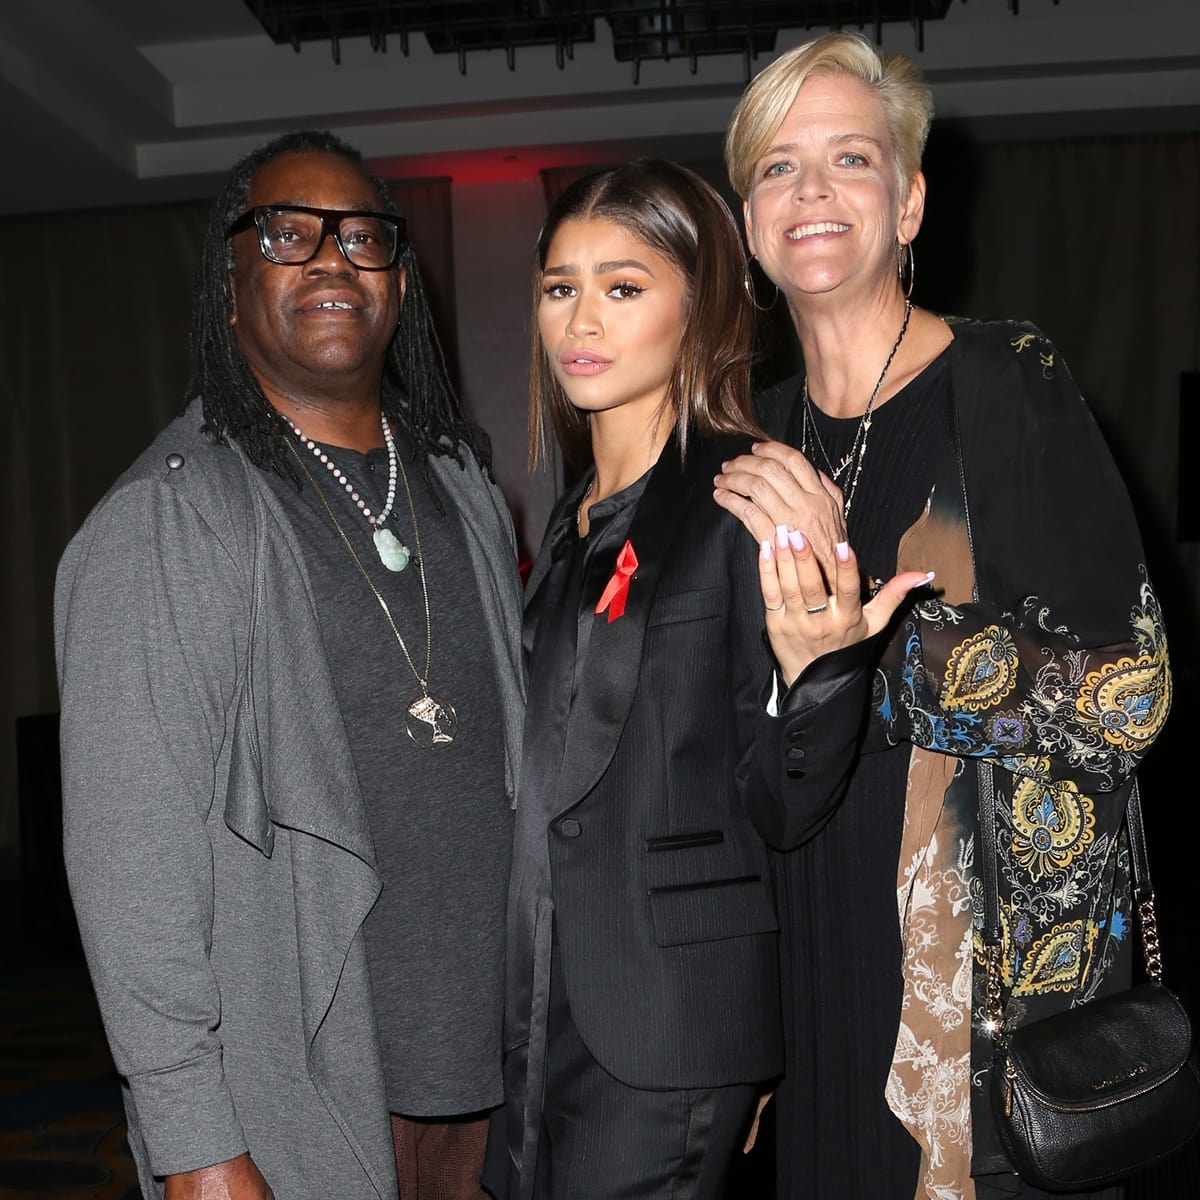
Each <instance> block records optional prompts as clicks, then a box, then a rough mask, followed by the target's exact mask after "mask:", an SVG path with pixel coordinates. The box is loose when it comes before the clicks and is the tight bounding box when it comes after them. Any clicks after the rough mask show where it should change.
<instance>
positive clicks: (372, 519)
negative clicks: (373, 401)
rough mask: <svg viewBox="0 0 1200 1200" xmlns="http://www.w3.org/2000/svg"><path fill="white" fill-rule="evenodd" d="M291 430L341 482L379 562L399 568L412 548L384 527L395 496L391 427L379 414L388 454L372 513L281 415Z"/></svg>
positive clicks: (329, 461) (326, 457)
mask: <svg viewBox="0 0 1200 1200" xmlns="http://www.w3.org/2000/svg"><path fill="white" fill-rule="evenodd" d="M283 419H284V420H285V421H286V422H287V423H288V426H289V427H290V428H291V431H292V432H293V433H294V434H295V435H296V437H297V438H299V439H300V442H301V444H302V445H304V446H307V447H308V449H309V450H311V451H312V455H313V457H314V458H315V459H316V460H317V461H318V462H319V463H321V465H322V466H324V467H325V469H326V470H327V471H328V472H329V473H330V474H331V475H332V476H333V477H334V479H336V480H337V481H338V483H339V484H341V486H342V488H343V489H344V490H345V491H346V492H347V493H348V495H349V496H350V499H351V500H353V501H354V503H355V504H356V505H357V506H358V511H359V512H360V513H362V515H363V516H364V517H366V518H367V521H368V522H369V523H370V525H371V528H372V529H373V530H374V531H375V533H374V535H373V538H372V540H373V541H374V542H375V551H376V553H377V554H378V555H379V561H380V562H381V563H383V565H384V566H385V567H387V569H388V570H389V571H403V570H404V568H405V567H407V566H408V562H409V559H411V558H412V551H411V550H409V548H408V547H407V546H406V545H405V544H404V543H403V542H402V541H401V540H400V539H399V538H398V537H397V536H396V535H395V534H394V533H393V532H392V531H391V530H390V529H388V528H386V526H385V522H386V521H387V519H388V517H390V516H391V515H392V504H393V503H394V502H395V499H396V475H397V459H396V440H395V438H393V437H392V427H391V426H390V425H389V424H388V419H387V417H385V416H384V415H383V413H380V414H379V420H380V423H381V424H382V425H383V443H384V445H385V446H386V447H387V457H388V488H387V501H386V502H385V503H384V506H383V511H382V512H380V513H378V514H376V513H373V512H372V511H371V510H370V509H369V508H368V507H367V502H366V501H365V500H364V499H363V498H362V496H360V495H359V493H358V489H357V488H356V487H355V486H354V484H352V483H351V482H350V480H349V479H347V478H346V474H345V472H344V471H342V470H341V469H340V468H339V467H338V466H337V464H336V463H335V462H334V461H333V459H331V458H330V457H329V455H328V454H326V453H325V451H324V450H322V449H321V447H320V446H318V445H317V443H316V442H314V441H313V440H312V438H310V437H305V435H304V434H303V433H301V432H300V427H299V426H298V425H297V424H296V422H295V421H293V420H292V419H291V417H284V418H283Z"/></svg>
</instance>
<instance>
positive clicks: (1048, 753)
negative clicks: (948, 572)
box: [872, 325, 1171, 792]
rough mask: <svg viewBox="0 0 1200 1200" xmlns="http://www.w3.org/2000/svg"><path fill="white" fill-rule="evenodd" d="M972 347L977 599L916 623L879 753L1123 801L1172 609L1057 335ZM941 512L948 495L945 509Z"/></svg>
mask: <svg viewBox="0 0 1200 1200" xmlns="http://www.w3.org/2000/svg"><path fill="white" fill-rule="evenodd" d="M960 349H961V353H960V354H959V367H958V369H957V371H956V373H955V376H954V387H955V397H956V399H955V402H956V411H957V412H958V414H959V420H960V426H959V427H960V431H961V445H962V451H963V454H962V479H963V484H964V489H965V493H966V497H967V503H966V512H967V514H968V517H967V530H968V538H969V544H970V547H971V552H972V558H973V567H974V579H975V591H976V598H975V599H974V600H973V601H972V602H970V603H965V604H959V605H955V604H951V603H947V602H945V601H944V600H940V599H933V600H929V601H927V602H925V603H922V604H920V605H919V606H917V607H916V608H915V609H913V610H912V611H911V612H910V613H909V614H908V615H907V617H906V618H905V619H904V620H903V621H902V623H901V625H900V627H899V629H898V631H897V633H896V635H895V637H894V638H893V639H892V640H891V642H890V643H889V645H888V647H887V649H886V651H885V653H884V656H883V659H882V661H881V663H880V666H879V668H878V670H877V672H876V677H875V687H874V697H873V705H872V713H873V718H874V720H873V722H872V726H873V733H872V741H875V740H877V739H878V738H879V737H880V736H882V737H883V738H886V740H887V741H888V742H898V741H909V742H912V743H914V744H916V745H919V746H923V747H926V748H928V749H932V750H938V751H942V752H944V753H947V754H953V755H956V756H960V757H978V758H985V759H989V760H992V761H993V762H995V763H996V764H997V765H998V766H1000V767H1002V768H1003V769H1005V770H1008V771H1010V772H1013V773H1014V774H1017V775H1023V776H1027V777H1030V778H1033V779H1036V780H1038V781H1039V782H1042V783H1049V782H1052V781H1071V782H1072V785H1073V786H1078V787H1079V789H1080V790H1082V791H1086V792H1111V791H1115V790H1117V789H1118V788H1120V786H1121V785H1122V783H1123V782H1124V781H1125V780H1126V779H1128V777H1129V776H1130V775H1131V774H1132V772H1133V770H1134V769H1135V767H1136V765H1137V763H1138V762H1139V761H1140V760H1141V758H1142V756H1143V755H1144V754H1145V752H1146V750H1147V749H1148V748H1149V746H1150V744H1151V743H1152V742H1153V740H1154V738H1155V737H1156V736H1157V734H1158V732H1159V730H1160V729H1161V728H1162V725H1163V723H1164V721H1165V719H1166V716H1167V712H1168V709H1169V707H1170V699H1171V679H1170V672H1169V667H1168V659H1167V645H1166V635H1165V631H1164V627H1163V620H1162V614H1161V611H1160V608H1159V604H1158V600H1157V598H1156V596H1155V594H1154V590H1153V588H1152V586H1151V584H1150V581H1149V577H1148V574H1147V570H1146V566H1145V558H1144V555H1143V552H1142V547H1141V541H1140V538H1139V535H1138V531H1137V526H1136V522H1135V520H1134V516H1133V511H1132V507H1131V505H1130V502H1129V497H1128V495H1127V493H1126V490H1125V487H1124V484H1123V483H1122V481H1121V478H1120V476H1119V474H1118V472H1117V469H1116V466H1115V464H1114V462H1113V460H1112V457H1111V455H1110V454H1109V451H1108V449H1107V447H1106V445H1105V443H1104V440H1103V438H1102V437H1101V435H1100V431H1099V430H1098V428H1097V427H1096V425H1095V422H1094V421H1093V420H1092V417H1091V415H1090V413H1089V412H1088V409H1087V406H1086V404H1085V402H1084V400H1083V398H1082V396H1081V395H1080V394H1079V391H1078V389H1077V388H1076V386H1075V384H1074V381H1073V380H1072V379H1071V376H1070V374H1069V372H1068V371H1067V369H1066V367H1065V365H1064V364H1063V363H1062V362H1061V360H1060V359H1059V356H1058V353H1057V351H1056V349H1055V347H1054V346H1053V344H1052V343H1050V342H1048V341H1047V340H1046V339H1045V337H1044V336H1043V335H1042V334H1041V333H1040V332H1039V331H1037V330H1036V329H1034V328H1033V327H1032V326H1019V325H1003V326H997V327H991V333H990V334H989V336H988V338H987V339H986V340H985V339H983V338H982V337H981V336H980V335H979V333H978V331H975V332H974V333H973V334H971V335H970V336H969V339H968V342H967V343H966V344H964V345H963V346H962V347H961V348H960ZM939 501H941V502H942V503H945V498H944V497H938V496H937V495H936V493H935V496H934V500H933V503H932V505H931V510H932V511H933V512H934V513H935V514H936V511H937V506H938V504H939ZM933 565H936V566H938V567H939V575H941V573H942V572H941V569H940V568H941V566H942V564H933Z"/></svg>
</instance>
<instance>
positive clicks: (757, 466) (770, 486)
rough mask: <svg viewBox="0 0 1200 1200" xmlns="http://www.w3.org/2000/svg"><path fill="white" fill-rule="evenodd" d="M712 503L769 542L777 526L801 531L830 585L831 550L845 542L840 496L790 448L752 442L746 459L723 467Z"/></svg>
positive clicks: (742, 457)
mask: <svg viewBox="0 0 1200 1200" xmlns="http://www.w3.org/2000/svg"><path fill="white" fill-rule="evenodd" d="M713 482H714V486H715V491H714V494H713V498H714V499H715V500H716V502H717V503H718V504H719V505H720V506H721V507H722V508H724V509H726V510H727V511H729V512H731V513H733V515H734V516H735V517H737V518H738V520H740V521H741V522H742V524H743V525H745V527H746V528H747V529H748V530H749V531H750V533H751V534H753V536H754V539H755V541H757V542H759V543H760V544H761V543H762V542H765V541H768V540H770V539H771V538H773V537H774V536H775V530H776V528H777V527H778V526H780V525H784V526H786V527H787V528H789V529H803V530H804V534H805V539H806V541H807V543H808V545H809V546H810V547H811V548H812V553H813V555H814V557H815V559H816V561H817V562H818V563H819V564H820V565H821V566H822V568H823V569H824V570H825V572H826V578H827V579H828V580H829V582H830V584H831V585H832V582H833V579H834V577H835V575H836V574H837V562H836V557H835V547H836V546H837V545H838V543H839V542H843V541H845V539H846V521H845V517H844V516H843V513H842V493H841V491H840V489H839V488H838V486H837V484H835V483H834V482H833V481H832V480H831V479H829V478H828V476H826V475H823V474H822V473H821V472H820V471H818V470H816V468H815V467H813V465H812V464H811V463H810V462H809V461H808V459H807V458H805V457H804V455H803V454H801V453H800V451H799V450H796V449H795V448H794V447H792V446H786V445H784V444H783V443H782V442H756V443H755V444H754V447H753V449H752V450H751V452H750V453H749V454H742V455H739V456H738V457H737V458H734V459H730V460H729V461H728V462H726V463H723V464H722V465H721V474H720V475H718V476H717V477H716V479H715V480H714V481H713Z"/></svg>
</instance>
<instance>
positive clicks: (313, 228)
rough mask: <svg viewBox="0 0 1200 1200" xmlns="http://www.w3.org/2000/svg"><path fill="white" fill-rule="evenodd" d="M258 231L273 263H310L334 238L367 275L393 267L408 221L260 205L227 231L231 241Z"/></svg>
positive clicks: (382, 215) (372, 214)
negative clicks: (243, 233)
mask: <svg viewBox="0 0 1200 1200" xmlns="http://www.w3.org/2000/svg"><path fill="white" fill-rule="evenodd" d="M251 225H256V226H257V227H258V248H259V249H260V250H261V251H262V252H263V257H264V258H266V259H269V260H270V261H271V262H273V263H282V264H283V265H284V266H289V267H298V266H301V265H302V264H304V263H306V262H310V261H311V260H312V259H314V258H315V257H316V256H317V252H318V251H319V250H320V249H321V247H322V246H323V245H324V244H325V239H326V237H328V236H329V235H330V234H333V240H334V241H335V242H337V246H338V249H339V250H340V251H341V252H342V254H343V255H344V256H345V257H346V259H347V261H349V262H351V263H353V264H354V265H355V266H356V267H361V268H362V269H363V270H365V271H383V270H385V269H386V268H388V267H390V266H393V265H394V264H395V262H396V255H397V254H398V253H399V250H400V243H401V242H402V241H403V240H404V232H405V226H404V218H403V217H393V216H392V215H391V214H390V213H379V212H347V211H346V210H344V209H336V208H306V207H305V206H303V205H300V204H260V205H258V206H257V207H255V208H252V209H250V210H249V211H247V212H244V213H242V215H241V216H240V217H238V219H237V220H236V221H234V222H233V224H232V225H230V226H229V228H228V229H227V230H226V231H225V232H226V235H227V236H228V237H232V236H233V235H234V234H235V233H240V232H241V231H242V230H243V229H249V228H250V226H251Z"/></svg>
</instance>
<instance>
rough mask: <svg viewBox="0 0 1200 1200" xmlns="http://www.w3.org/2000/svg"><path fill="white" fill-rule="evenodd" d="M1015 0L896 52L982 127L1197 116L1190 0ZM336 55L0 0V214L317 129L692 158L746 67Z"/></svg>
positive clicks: (234, 2) (119, 192) (392, 152)
mask: <svg viewBox="0 0 1200 1200" xmlns="http://www.w3.org/2000/svg"><path fill="white" fill-rule="evenodd" d="M802 8H803V6H802V5H797V11H802ZM1011 9H1012V4H1011V0H954V2H953V3H952V4H951V6H950V8H949V10H948V12H947V15H946V18H945V19H944V20H941V21H933V22H928V23H926V25H925V27H924V34H923V43H924V45H923V48H918V38H917V34H916V31H915V30H914V29H913V28H912V27H911V26H910V25H908V24H906V23H893V24H887V25H885V26H884V27H883V35H884V36H883V45H884V47H885V48H886V49H888V50H893V51H900V52H903V53H907V54H910V55H911V56H912V57H914V58H915V59H916V60H917V61H918V62H919V63H920V64H921V66H922V67H923V69H924V70H925V72H926V75H927V78H928V79H929V80H930V83H931V84H932V86H933V89H934V97H935V102H936V104H937V110H938V115H939V117H942V118H948V119H952V120H956V121H959V122H964V123H966V124H968V125H970V126H971V127H972V128H973V129H974V130H975V131H976V132H977V133H978V134H979V135H980V136H984V137H1003V136H1029V135H1034V136H1038V135H1046V136H1053V135H1057V134H1073V133H1124V132H1144V131H1165V130H1179V129H1189V130H1197V129H1200V4H1198V2H1197V0H1060V2H1059V3H1057V4H1056V3H1054V0H1020V4H1019V12H1018V14H1017V15H1013V13H1012V11H1011ZM1134 12H1136V14H1137V15H1136V16H1132V15H1131V14H1132V13H1134ZM867 32H868V33H869V34H870V33H871V32H872V30H871V29H868V30H867ZM805 36H806V34H805V31H804V30H803V29H801V28H797V29H795V30H792V31H787V32H785V33H783V34H781V35H780V38H779V40H778V43H777V50H781V49H785V48H787V47H788V46H790V45H794V44H795V43H796V42H798V41H801V40H803V39H804V37H805ZM339 55H340V63H339V62H335V61H334V55H333V53H332V49H331V47H330V46H329V45H328V44H322V43H319V42H313V43H306V44H305V45H303V47H302V48H301V49H300V50H299V51H296V50H293V49H292V47H291V46H288V45H276V44H274V43H273V42H272V41H271V40H270V38H269V37H268V36H267V34H266V33H265V32H264V30H263V28H262V26H261V25H259V23H258V21H257V20H256V18H255V17H254V15H253V14H252V13H251V11H250V9H249V8H248V7H247V6H246V4H245V3H244V2H243V0H3V3H2V4H0V122H2V123H3V128H4V129H5V133H6V140H7V146H6V150H7V154H6V157H7V163H6V167H7V169H6V170H5V172H4V175H3V181H2V182H0V214H10V215H11V214H18V213H26V212H34V211H49V210H58V209H72V208H92V207H107V206H112V205H124V204H137V203H152V202H159V201H164V200H173V199H185V198H187V199H191V198H200V197H206V196H208V195H211V194H212V191H213V189H214V185H215V182H216V181H217V180H218V179H219V178H220V176H221V175H222V174H224V172H225V171H226V170H227V169H228V167H229V166H230V165H231V164H232V163H233V161H234V160H235V159H236V158H237V157H238V156H239V155H241V154H242V153H244V152H245V151H246V150H249V149H250V148H252V147H253V146H255V145H257V144H258V143H260V142H262V141H265V140H266V139H268V138H269V137H271V136H273V135H274V134H276V133H279V132H282V131H284V130H287V129H295V128H304V127H319V128H328V129H333V130H335V131H336V132H338V133H340V134H342V135H343V136H344V137H346V138H347V139H348V140H349V141H351V142H352V143H354V144H355V145H357V146H358V147H359V148H360V149H362V150H363V151H364V153H366V154H367V156H368V157H369V158H371V159H372V160H373V163H374V165H375V166H376V167H377V169H379V170H381V171H382V172H383V173H385V174H391V175H400V174H407V175H430V174H443V175H444V174H449V175H452V176H453V177H454V178H455V180H456V181H457V182H470V181H477V180H487V179H500V178H506V177H527V176H530V175H532V174H534V173H536V171H537V170H538V169H540V168H541V167H542V166H545V165H549V164H566V163H578V162H590V161H602V160H611V159H613V158H614V157H623V156H625V155H627V154H631V153H637V152H643V151H645V150H647V149H653V150H654V151H655V152H658V153H665V154H674V155H675V156H677V157H684V158H687V157H695V156H696V150H697V148H698V147H703V148H704V150H705V152H706V153H709V154H711V153H712V151H713V148H714V147H716V146H717V145H718V144H719V137H720V133H721V130H722V129H723V127H724V125H725V122H726V120H727V119H728V116H729V113H730V111H731V109H732V107H733V104H734V102H735V100H736V97H737V95H738V94H739V93H740V91H741V89H742V87H743V86H744V84H745V80H746V64H745V62H744V60H743V58H742V57H741V56H740V55H714V56H707V57H702V58H700V59H699V60H698V61H697V62H696V63H695V69H694V70H693V67H692V64H690V63H689V62H688V61H687V60H686V59H678V58H676V59H672V60H670V61H665V62H664V61H658V60H654V61H643V62H642V63H641V65H640V69H639V70H638V72H637V82H636V83H635V81H634V70H633V68H632V66H631V64H630V63H628V62H618V61H617V60H616V59H615V57H614V55H613V47H612V39H611V33H610V32H609V30H608V28H607V26H606V24H605V22H603V21H597V22H596V39H595V41H594V42H592V43H588V44H580V45H577V46H575V48H574V53H573V56H570V57H567V58H566V60H565V62H564V64H563V66H562V67H561V69H560V68H559V66H558V65H557V64H556V52H555V49H554V48H553V47H550V46H546V47H533V48H528V49H518V50H517V51H516V52H515V55H514V56H513V66H514V69H510V67H509V60H508V55H507V54H506V53H505V51H503V50H489V51H479V52H472V53H470V54H468V55H467V56H466V58H465V61H464V63H463V64H462V65H463V66H465V71H464V70H460V62H459V59H458V57H457V56H456V55H454V54H435V53H434V52H433V51H432V50H431V49H430V48H429V46H428V44H427V43H426V41H425V40H424V38H423V37H422V36H416V37H413V38H412V39H411V40H410V43H409V54H408V56H407V57H406V56H404V55H403V54H402V53H401V52H400V47H399V45H398V43H397V42H396V40H395V39H391V40H390V41H389V43H388V48H387V50H386V51H385V52H383V53H379V52H375V51H373V50H372V49H371V48H370V45H369V44H368V41H367V39H365V38H356V39H348V40H344V41H342V42H341V44H340V47H339ZM765 61H766V59H765V58H762V57H760V58H759V59H757V60H755V61H754V63H753V64H752V69H753V70H757V69H758V68H759V67H760V66H761V65H762V63H763V62H765Z"/></svg>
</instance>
